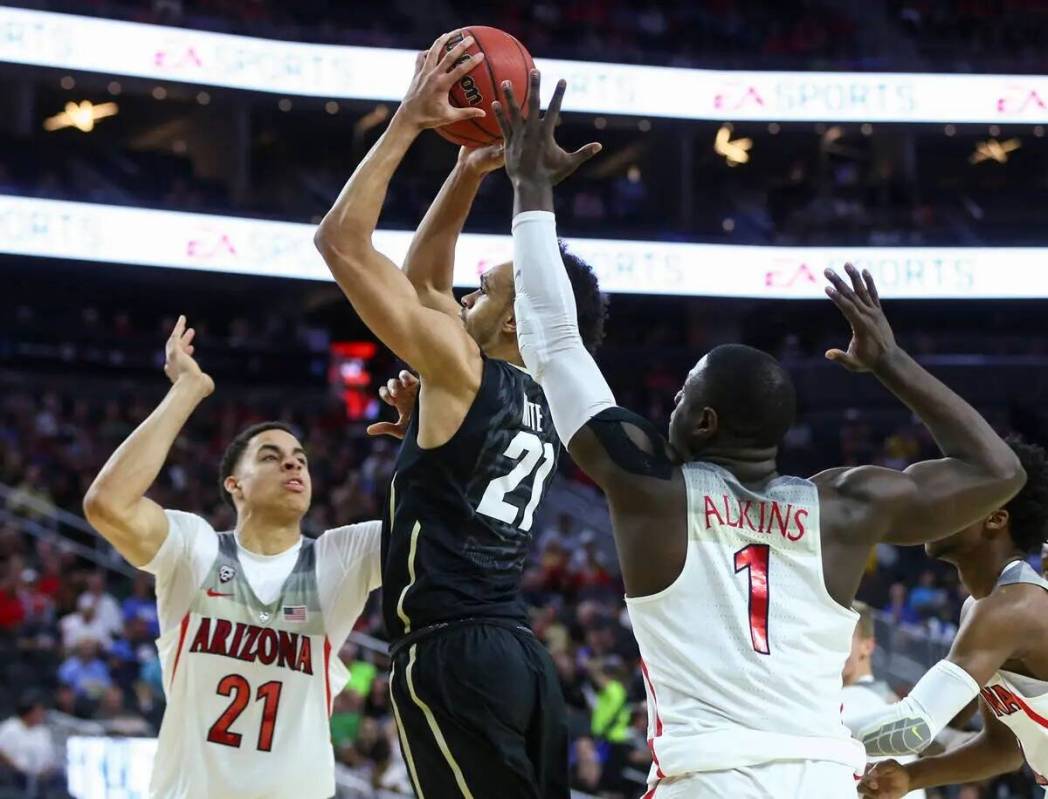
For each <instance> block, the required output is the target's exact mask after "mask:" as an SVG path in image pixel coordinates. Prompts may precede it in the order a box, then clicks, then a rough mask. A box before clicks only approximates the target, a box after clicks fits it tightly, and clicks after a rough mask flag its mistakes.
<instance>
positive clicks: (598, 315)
mask: <svg viewBox="0 0 1048 799" xmlns="http://www.w3.org/2000/svg"><path fill="white" fill-rule="evenodd" d="M558 243H559V244H560V257H561V260H563V261H564V269H565V270H567V273H568V280H570V281H571V291H572V293H573V294H574V295H575V308H576V310H577V312H578V321H579V335H580V336H582V343H583V344H584V345H585V347H586V349H587V350H589V351H590V353H591V354H592V353H594V352H596V351H597V347H599V346H600V343H601V342H602V341H603V340H604V320H605V319H606V318H607V315H608V301H607V298H605V296H604V295H603V294H601V293H600V284H599V283H598V282H597V275H596V273H595V272H594V271H593V267H592V266H590V265H589V264H588V263H586V262H585V261H583V260H582V259H581V258H579V257H578V256H577V255H575V254H574V253H572V252H570V251H569V250H568V246H567V245H566V244H565V243H564V242H563V241H561V242H558Z"/></svg>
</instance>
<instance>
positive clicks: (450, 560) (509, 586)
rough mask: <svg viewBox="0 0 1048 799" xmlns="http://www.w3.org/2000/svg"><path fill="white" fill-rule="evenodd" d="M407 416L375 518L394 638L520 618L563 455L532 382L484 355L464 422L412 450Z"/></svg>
mask: <svg viewBox="0 0 1048 799" xmlns="http://www.w3.org/2000/svg"><path fill="white" fill-rule="evenodd" d="M418 418H419V414H417V413H416V414H415V416H414V418H413V419H412V420H411V425H410V427H409V428H408V431H407V435H405V437H404V444H403V446H402V447H401V450H400V454H399V455H398V456H397V464H396V472H395V474H394V476H393V480H392V481H391V483H390V487H389V496H388V497H387V501H386V503H385V508H384V511H383V520H382V522H383V523H382V563H383V569H382V589H383V590H382V602H383V607H382V611H383V616H384V617H385V622H386V630H387V631H388V633H389V635H390V637H391V639H392V640H394V641H396V640H397V639H399V638H401V637H403V636H404V635H407V634H408V633H410V632H414V631H416V630H419V629H421V628H423V627H426V626H429V625H431V624H436V623H438V622H444V621H451V620H454V619H463V618H478V617H484V618H493V617H494V618H503V619H507V620H518V621H522V622H524V621H526V611H525V607H524V603H523V601H522V600H521V597H520V577H521V573H522V571H523V568H524V562H525V559H526V557H527V552H528V547H529V545H530V543H531V535H532V526H533V523H534V519H535V510H536V509H537V508H538V505H539V502H540V501H541V500H542V497H543V495H544V494H545V492H546V490H547V489H548V488H549V484H550V482H551V480H552V479H553V473H554V471H555V469H556V465H557V458H558V456H559V455H560V441H559V439H558V438H557V434H556V431H555V430H554V429H553V419H552V417H551V416H550V412H549V406H547V404H546V398H545V396H543V394H542V390H541V389H540V388H539V386H538V383H536V382H535V381H534V380H532V379H531V377H530V376H529V375H528V374H527V372H525V371H524V370H523V369H519V368H517V367H516V366H513V365H512V364H510V363H507V362H505V361H496V360H490V359H488V358H485V359H484V373H483V376H482V378H481V382H480V388H479V390H478V391H477V396H476V398H475V399H474V400H473V404H472V405H471V406H470V409H469V411H468V412H467V413H466V418H465V419H464V420H463V422H462V426H461V427H460V428H459V429H458V431H457V432H456V433H455V435H454V436H452V437H451V439H450V440H449V441H448V442H447V443H446V444H443V445H442V446H439V447H434V448H433V449H422V448H420V447H419V446H418Z"/></svg>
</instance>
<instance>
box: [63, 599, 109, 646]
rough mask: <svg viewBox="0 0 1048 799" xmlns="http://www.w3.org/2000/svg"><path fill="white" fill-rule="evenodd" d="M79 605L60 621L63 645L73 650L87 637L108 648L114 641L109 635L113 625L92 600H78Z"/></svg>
mask: <svg viewBox="0 0 1048 799" xmlns="http://www.w3.org/2000/svg"><path fill="white" fill-rule="evenodd" d="M85 596H86V595H85ZM77 606H78V607H77V609H76V611H75V612H73V613H70V614H69V615H68V616H64V617H63V618H62V621H61V622H59V627H60V628H61V630H62V647H63V648H64V649H65V650H66V651H67V652H72V651H73V650H74V649H76V647H77V645H78V644H79V643H80V641H82V640H85V639H87V640H91V641H95V642H98V643H100V644H101V645H102V646H103V647H106V648H108V647H109V646H110V644H112V642H113V641H112V638H111V637H110V635H109V631H110V629H111V628H112V625H110V624H106V623H104V622H103V621H102V619H101V618H100V617H99V615H98V612H97V609H96V607H95V605H94V604H93V603H92V602H91V601H87V602H79V601H78V602H77Z"/></svg>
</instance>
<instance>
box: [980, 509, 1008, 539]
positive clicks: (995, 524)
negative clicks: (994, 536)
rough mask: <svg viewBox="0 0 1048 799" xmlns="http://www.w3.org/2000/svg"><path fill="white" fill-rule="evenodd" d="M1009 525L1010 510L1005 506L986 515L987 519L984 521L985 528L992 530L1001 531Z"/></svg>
mask: <svg viewBox="0 0 1048 799" xmlns="http://www.w3.org/2000/svg"><path fill="white" fill-rule="evenodd" d="M1007 526H1008V511H1006V510H1005V509H1004V508H999V509H998V510H995V511H994V512H993V513H991V514H990V515H989V516H987V517H986V521H984V522H983V529H985V530H990V531H992V532H995V533H996V532H999V531H1000V530H1004V529H1005V528H1006V527H1007Z"/></svg>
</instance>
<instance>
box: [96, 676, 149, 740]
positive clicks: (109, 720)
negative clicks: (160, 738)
mask: <svg viewBox="0 0 1048 799" xmlns="http://www.w3.org/2000/svg"><path fill="white" fill-rule="evenodd" d="M94 720H95V721H97V722H99V723H100V724H101V725H102V726H103V728H104V729H105V731H106V734H108V735H139V736H144V735H152V734H153V732H154V731H153V729H152V728H151V727H150V725H149V723H148V722H147V721H146V720H145V719H144V718H142V716H141V715H139V714H138V713H136V712H135V711H133V710H131V709H130V708H129V707H128V706H127V704H126V703H125V701H124V692H123V691H121V690H120V689H119V688H118V687H117V686H115V685H111V686H109V687H108V688H106V689H105V691H104V692H103V693H102V698H101V700H100V701H99V703H98V708H97V709H96V710H95V713H94Z"/></svg>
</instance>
